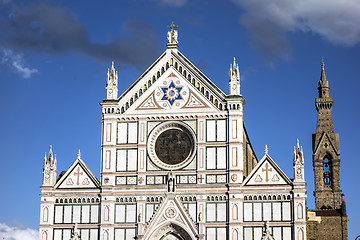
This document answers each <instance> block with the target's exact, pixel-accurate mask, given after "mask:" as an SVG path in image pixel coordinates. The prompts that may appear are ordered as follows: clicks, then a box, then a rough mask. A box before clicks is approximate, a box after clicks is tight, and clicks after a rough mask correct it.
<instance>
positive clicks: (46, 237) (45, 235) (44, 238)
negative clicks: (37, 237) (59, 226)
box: [42, 231, 48, 240]
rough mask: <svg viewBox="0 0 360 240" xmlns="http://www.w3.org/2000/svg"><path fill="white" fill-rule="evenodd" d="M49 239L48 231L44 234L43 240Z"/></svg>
mask: <svg viewBox="0 0 360 240" xmlns="http://www.w3.org/2000/svg"><path fill="white" fill-rule="evenodd" d="M47 239H48V235H47V232H46V231H43V233H42V240H47Z"/></svg>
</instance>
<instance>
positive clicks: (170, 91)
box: [161, 82, 183, 106]
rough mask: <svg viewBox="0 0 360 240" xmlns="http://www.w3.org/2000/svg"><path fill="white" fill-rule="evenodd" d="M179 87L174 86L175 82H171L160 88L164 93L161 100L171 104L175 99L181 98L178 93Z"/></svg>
mask: <svg viewBox="0 0 360 240" xmlns="http://www.w3.org/2000/svg"><path fill="white" fill-rule="evenodd" d="M181 89H182V87H176V86H175V84H174V83H173V82H171V83H170V85H169V86H168V87H164V88H161V90H162V91H163V94H164V95H163V97H162V98H161V100H167V101H168V102H169V103H170V106H172V105H173V103H174V102H175V101H176V100H182V99H183V98H182V97H181V94H180V92H181Z"/></svg>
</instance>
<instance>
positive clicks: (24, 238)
mask: <svg viewBox="0 0 360 240" xmlns="http://www.w3.org/2000/svg"><path fill="white" fill-rule="evenodd" d="M0 239H6V240H38V239H39V232H38V231H37V230H34V229H30V228H23V227H21V226H13V227H11V226H8V225H6V224H5V223H0Z"/></svg>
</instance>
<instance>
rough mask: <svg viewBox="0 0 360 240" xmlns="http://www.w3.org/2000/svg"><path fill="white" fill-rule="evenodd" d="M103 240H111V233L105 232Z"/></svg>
mask: <svg viewBox="0 0 360 240" xmlns="http://www.w3.org/2000/svg"><path fill="white" fill-rule="evenodd" d="M103 240H109V232H108V231H107V230H104V235H103Z"/></svg>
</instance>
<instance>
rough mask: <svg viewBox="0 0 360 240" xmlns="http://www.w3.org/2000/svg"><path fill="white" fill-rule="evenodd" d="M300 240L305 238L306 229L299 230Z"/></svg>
mask: <svg viewBox="0 0 360 240" xmlns="http://www.w3.org/2000/svg"><path fill="white" fill-rule="evenodd" d="M298 240H304V230H303V229H302V228H299V230H298Z"/></svg>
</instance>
